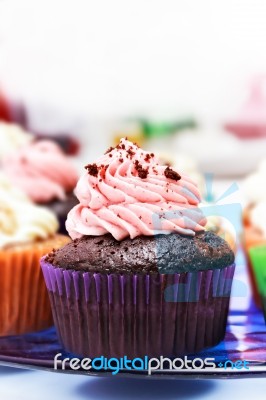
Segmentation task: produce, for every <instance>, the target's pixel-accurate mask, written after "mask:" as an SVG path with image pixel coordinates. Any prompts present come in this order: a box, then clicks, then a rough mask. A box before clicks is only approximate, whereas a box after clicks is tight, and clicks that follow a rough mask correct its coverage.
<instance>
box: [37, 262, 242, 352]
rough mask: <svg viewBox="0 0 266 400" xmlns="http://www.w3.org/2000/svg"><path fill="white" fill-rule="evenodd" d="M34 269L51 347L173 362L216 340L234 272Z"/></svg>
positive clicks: (222, 330) (44, 265) (230, 268)
mask: <svg viewBox="0 0 266 400" xmlns="http://www.w3.org/2000/svg"><path fill="white" fill-rule="evenodd" d="M41 266H42V270H43V274H44V278H45V282H46V286H47V288H48V292H49V297H50V302H51V306H52V311H53V317H54V322H55V326H56V329H57V332H58V335H59V339H60V341H61V343H62V345H63V347H64V348H65V350H67V351H69V352H71V353H73V354H76V355H79V356H83V357H90V358H95V357H100V356H102V355H103V356H105V357H123V356H125V355H126V356H128V357H131V358H134V357H144V356H145V355H147V356H149V357H158V356H161V355H163V356H165V357H175V356H178V355H184V354H189V353H195V352H198V351H200V350H202V349H203V348H205V347H211V346H214V345H216V344H217V343H219V342H220V341H221V340H222V339H223V338H224V334H225V328H226V321H227V315H228V308H229V301H230V292H231V286H232V280H233V275H234V270H235V265H234V264H233V265H231V266H228V267H226V268H223V269H217V270H206V271H200V272H191V273H181V274H169V275H164V274H159V273H153V274H146V275H141V274H118V273H114V274H109V275H107V274H101V273H90V272H85V273H84V272H80V271H72V270H66V269H62V268H56V267H54V266H52V265H51V264H49V263H47V262H45V261H44V259H42V261H41Z"/></svg>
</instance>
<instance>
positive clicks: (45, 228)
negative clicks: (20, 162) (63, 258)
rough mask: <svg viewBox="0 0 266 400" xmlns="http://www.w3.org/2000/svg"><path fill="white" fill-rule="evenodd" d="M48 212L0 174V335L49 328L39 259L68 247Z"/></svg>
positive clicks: (49, 318)
mask: <svg viewBox="0 0 266 400" xmlns="http://www.w3.org/2000/svg"><path fill="white" fill-rule="evenodd" d="M57 229H58V222H57V219H56V217H55V215H54V214H53V213H52V212H51V211H49V210H48V209H46V208H44V207H40V206H36V205H34V204H33V203H32V202H31V201H30V200H29V199H28V198H27V196H26V195H25V194H24V193H22V192H20V191H19V190H18V189H16V188H14V187H13V186H12V185H11V184H10V182H9V181H8V179H7V178H6V177H5V176H4V175H3V174H0V269H1V279H0V335H2V336H3V335H14V334H20V333H26V332H31V331H36V330H40V329H44V328H47V327H49V326H50V325H52V317H51V310H50V305H49V300H48V296H47V294H46V290H45V285H44V281H43V277H42V275H41V273H40V267H39V263H40V257H41V256H43V255H44V254H46V253H47V252H49V251H51V250H52V249H53V248H59V247H61V246H63V245H64V244H66V243H68V241H69V239H68V237H67V236H63V235H59V234H57V233H56V232H57Z"/></svg>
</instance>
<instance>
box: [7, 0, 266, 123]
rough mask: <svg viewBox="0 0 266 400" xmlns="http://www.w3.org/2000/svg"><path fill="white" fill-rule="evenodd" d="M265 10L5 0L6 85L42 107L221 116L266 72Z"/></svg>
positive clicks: (153, 2) (140, 0) (166, 0)
mask: <svg viewBox="0 0 266 400" xmlns="http://www.w3.org/2000/svg"><path fill="white" fill-rule="evenodd" d="M265 15H266V2H265V0H220V1H218V0H217V1H213V0H200V1H199V0H112V1H110V0H97V1H91V0H84V1H83V0H72V1H71V0H70V1H69V0H53V1H50V0H45V1H40V0H39V1H34V0H23V1H20V0H18V1H15V0H0V85H2V87H3V88H4V89H6V90H7V91H8V93H11V94H12V96H14V97H17V98H21V99H23V100H24V101H25V103H26V104H30V105H31V106H32V107H33V106H34V107H35V108H36V107H37V108H38V107H39V106H42V107H43V110H45V106H47V105H48V104H49V107H54V108H57V109H64V110H69V111H71V113H72V114H74V113H75V112H76V113H86V114H87V115H90V116H96V115H103V116H108V115H127V114H132V113H136V114H137V113H141V112H146V113H155V112H157V111H158V110H159V111H160V112H167V113H171V114H177V113H185V112H186V113H187V112H194V113H196V115H198V116H199V117H200V118H202V119H204V120H216V119H217V118H218V119H220V118H222V117H223V116H224V115H228V114H229V113H230V114H231V113H233V112H234V111H235V110H237V109H238V107H239V104H240V103H241V102H242V100H243V98H244V97H245V95H246V93H245V90H246V83H247V81H248V80H249V79H250V77H251V76H252V75H253V74H257V73H262V72H264V71H266V51H265V49H266V24H265ZM34 107H33V108H34ZM43 112H45V111H43Z"/></svg>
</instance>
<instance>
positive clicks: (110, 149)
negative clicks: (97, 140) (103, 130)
mask: <svg viewBox="0 0 266 400" xmlns="http://www.w3.org/2000/svg"><path fill="white" fill-rule="evenodd" d="M112 150H114V147H112V146H110V147H109V149H107V150H106V152H105V153H104V154H108V153H110V152H111V151H112Z"/></svg>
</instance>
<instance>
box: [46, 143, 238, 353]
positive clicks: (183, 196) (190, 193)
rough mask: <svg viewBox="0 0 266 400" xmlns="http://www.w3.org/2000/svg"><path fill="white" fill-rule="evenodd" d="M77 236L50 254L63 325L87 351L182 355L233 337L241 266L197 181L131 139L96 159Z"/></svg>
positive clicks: (76, 216)
mask: <svg viewBox="0 0 266 400" xmlns="http://www.w3.org/2000/svg"><path fill="white" fill-rule="evenodd" d="M86 170H87V171H86V172H85V174H84V175H83V176H82V177H81V178H80V180H79V182H78V185H77V188H76V193H77V197H78V199H79V201H80V203H79V204H78V205H77V206H75V207H74V208H73V210H71V211H70V213H69V215H68V219H67V222H66V226H67V229H68V231H69V234H70V236H71V238H72V239H73V241H72V242H71V243H69V244H67V245H66V246H65V247H63V248H62V249H60V250H56V251H53V252H51V253H50V254H49V255H47V256H46V257H44V258H43V259H42V263H41V264H42V269H43V273H44V277H45V281H46V285H47V288H48V291H49V296H50V301H51V305H52V310H53V316H54V321H55V325H56V328H57V331H58V334H59V338H60V340H61V342H62V344H63V346H64V347H65V349H66V350H68V351H70V352H72V353H74V354H77V355H81V356H89V357H96V356H101V355H104V356H106V357H121V356H124V355H128V356H130V357H141V356H144V355H148V356H150V357H152V356H159V355H164V356H168V357H174V356H176V355H182V354H188V353H192V352H196V351H200V350H202V349H203V348H205V347H209V346H214V345H216V344H217V343H218V342H219V341H221V340H222V339H223V337H224V333H225V327H226V320H227V314H228V307H229V299H230V291H231V284H232V278H233V274H234V268H235V266H234V254H233V252H232V250H231V249H230V248H229V246H228V244H227V243H226V242H225V241H224V240H223V239H222V238H220V237H218V236H217V235H215V234H214V233H212V232H205V231H204V225H205V223H206V220H205V218H204V215H203V214H202V212H201V210H200V209H199V208H198V204H199V201H200V196H199V192H198V189H197V187H196V185H195V184H194V183H193V182H192V181H191V180H190V179H189V178H188V177H187V176H185V175H183V174H182V173H180V174H179V173H178V172H177V171H175V170H173V169H171V168H170V167H165V166H160V165H159V164H158V160H157V158H156V157H155V156H154V154H153V153H148V152H145V151H143V150H141V149H140V148H138V147H137V145H133V144H132V143H131V142H129V141H127V140H125V139H122V140H121V141H120V143H119V145H118V146H117V147H116V148H114V149H109V151H108V152H107V153H106V154H105V155H104V156H103V157H101V158H100V159H99V160H98V161H97V162H96V163H93V164H89V165H87V166H86Z"/></svg>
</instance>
